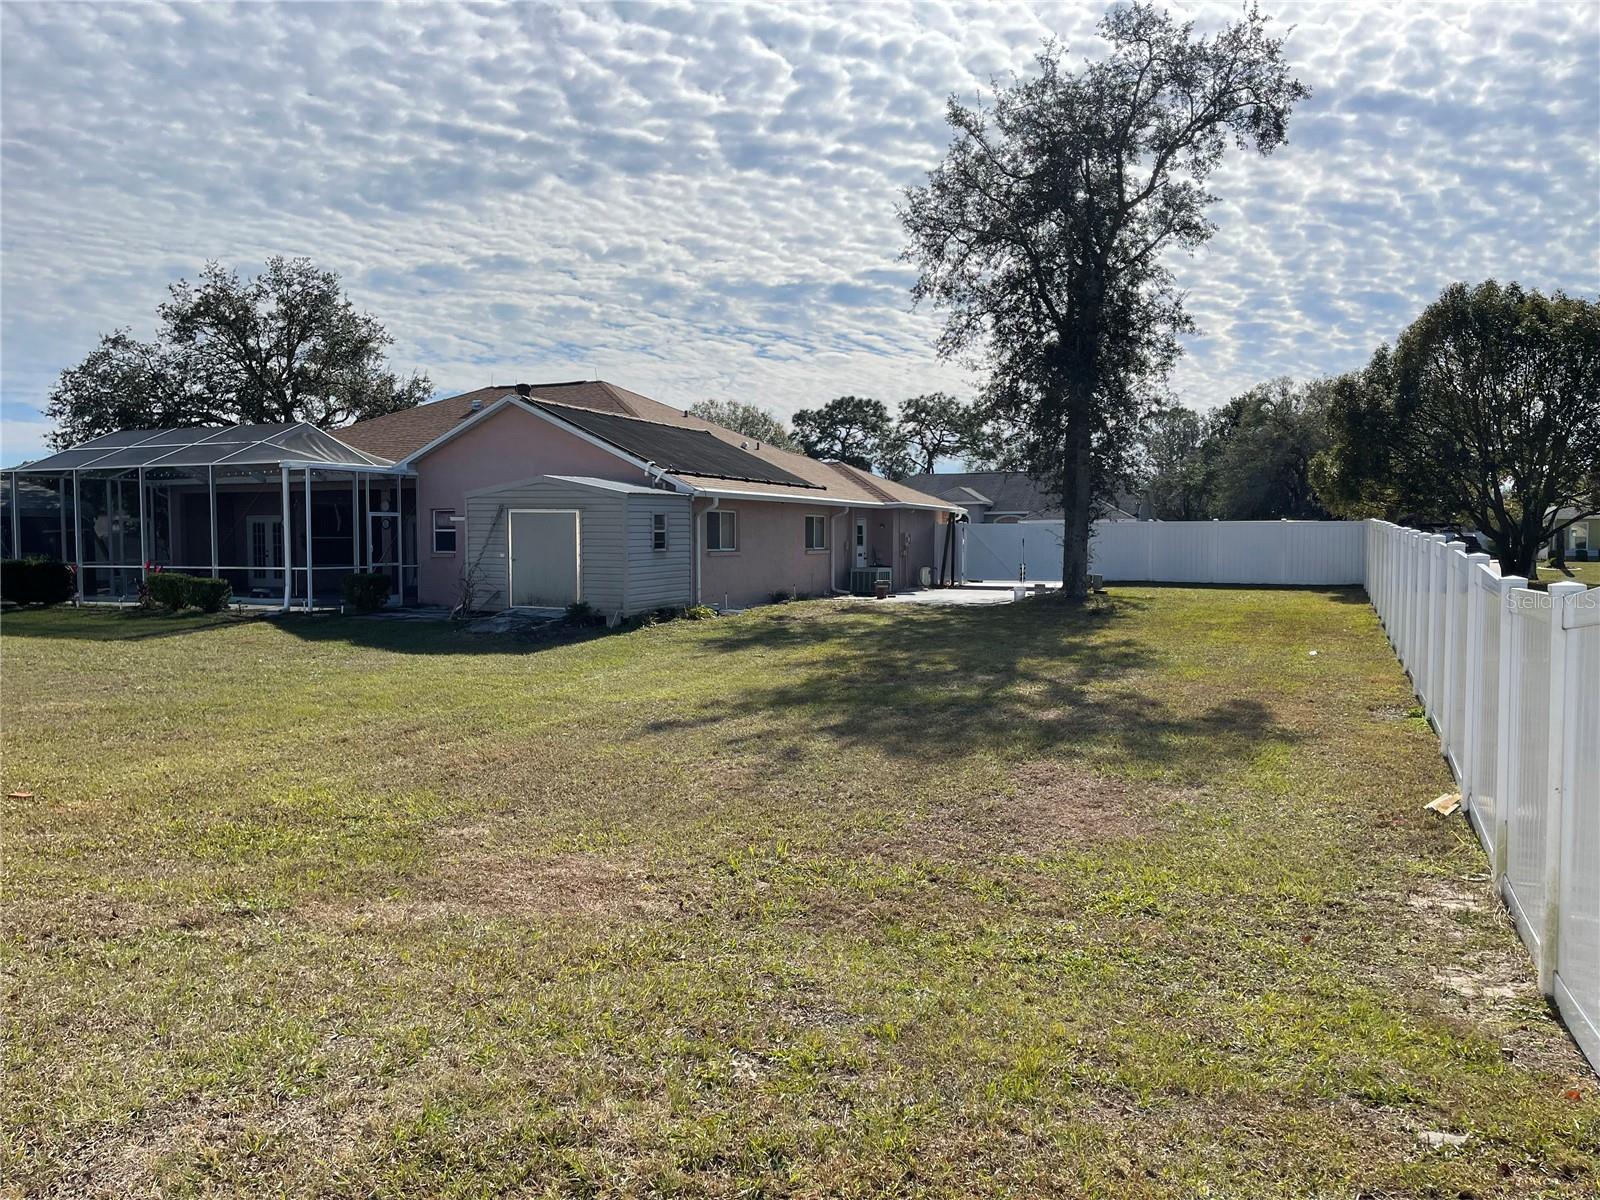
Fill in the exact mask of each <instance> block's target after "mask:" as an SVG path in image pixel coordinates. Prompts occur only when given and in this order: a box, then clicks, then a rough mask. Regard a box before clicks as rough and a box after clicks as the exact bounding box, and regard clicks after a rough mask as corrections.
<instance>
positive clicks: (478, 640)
mask: <svg viewBox="0 0 1600 1200" xmlns="http://www.w3.org/2000/svg"><path fill="white" fill-rule="evenodd" d="M256 623H265V624H269V625H272V626H274V627H275V628H278V629H281V630H283V631H284V632H285V633H289V634H293V635H294V636H295V637H297V638H300V639H301V640H302V641H306V642H321V643H342V644H344V645H349V646H358V647H361V648H363V649H367V650H385V651H388V652H390V653H394V654H499V655H507V654H532V653H535V652H537V651H540V650H552V649H555V648H556V647H558V646H570V645H572V644H573V643H575V642H585V641H589V640H592V639H593V638H596V637H604V636H606V634H607V633H608V631H607V630H605V629H587V628H579V627H574V626H567V625H563V626H560V627H559V628H558V630H557V631H556V632H554V633H552V634H549V635H541V636H537V637H527V636H522V635H517V634H474V633H468V632H467V631H466V629H465V628H464V627H463V626H462V625H461V624H459V623H457V622H453V621H435V620H395V619H393V618H385V617H365V616H341V615H337V614H333V613H310V614H307V613H296V612H291V613H281V614H280V613H278V612H276V611H273V612H245V613H236V612H221V613H209V614H208V613H176V614H174V613H167V612H149V611H146V610H143V609H137V608H120V609H91V608H84V609H73V608H69V607H61V608H52V609H25V610H13V609H8V610H6V612H5V613H4V614H0V633H3V634H5V635H7V636H15V637H30V638H46V639H60V640H68V641H86V642H143V641H149V640H152V639H155V638H169V637H179V636H181V635H183V634H190V633H203V632H205V631H207V630H211V629H221V628H227V627H231V626H239V625H252V624H256Z"/></svg>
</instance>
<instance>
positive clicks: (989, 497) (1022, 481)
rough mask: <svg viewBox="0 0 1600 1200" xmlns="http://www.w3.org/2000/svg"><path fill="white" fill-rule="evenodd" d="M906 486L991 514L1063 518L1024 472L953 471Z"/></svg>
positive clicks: (917, 478) (917, 479)
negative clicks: (985, 509) (979, 507)
mask: <svg viewBox="0 0 1600 1200" xmlns="http://www.w3.org/2000/svg"><path fill="white" fill-rule="evenodd" d="M906 483H907V485H909V486H910V487H914V488H917V489H918V490H919V491H924V492H929V493H932V494H933V495H935V496H938V497H939V498H940V499H942V500H949V501H950V502H951V503H954V504H963V505H966V504H986V505H988V507H989V511H990V512H991V513H1005V514H1007V515H1008V516H1012V515H1015V516H1022V517H1024V518H1028V519H1031V520H1047V519H1051V518H1057V517H1060V516H1061V507H1060V505H1058V504H1057V503H1056V502H1055V501H1053V500H1052V499H1050V497H1049V496H1047V495H1046V494H1045V492H1044V489H1043V488H1041V487H1040V486H1039V484H1038V483H1037V482H1036V481H1035V480H1033V479H1030V478H1029V477H1028V476H1027V475H1025V474H1023V473H1022V472H1021V471H951V472H948V473H940V474H929V475H913V476H911V477H910V478H909V479H907V480H906Z"/></svg>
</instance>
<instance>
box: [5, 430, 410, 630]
mask: <svg viewBox="0 0 1600 1200" xmlns="http://www.w3.org/2000/svg"><path fill="white" fill-rule="evenodd" d="M0 504H3V506H4V510H5V511H4V513H3V517H0V539H3V541H4V552H5V557H7V558H12V557H27V556H32V555H39V556H43V557H47V558H58V559H60V560H61V561H63V562H67V563H71V564H73V565H74V566H75V567H76V570H77V577H78V594H79V597H80V598H81V599H83V600H86V601H96V600H99V601H111V602H119V601H127V600H132V599H133V598H135V597H136V596H137V595H138V590H139V583H140V580H141V579H143V578H144V576H145V575H146V574H148V573H149V572H150V571H152V570H154V569H156V568H160V569H161V570H169V571H182V572H185V573H187V574H191V575H209V576H214V577H216V578H221V579H226V580H227V581H228V583H229V584H230V585H231V586H232V588H233V595H234V599H235V601H236V602H240V603H246V604H258V605H264V606H277V607H285V608H287V607H294V606H302V607H324V606H332V605H336V604H338V603H339V602H340V600H341V597H342V585H343V581H344V578H345V576H347V575H349V574H351V573H352V572H354V571H376V572H381V573H382V574H385V575H387V576H389V578H390V580H391V581H392V583H393V594H392V600H393V602H395V603H405V602H408V601H412V600H414V599H415V596H416V586H417V571H416V563H417V551H416V480H415V478H414V476H413V475H412V473H411V472H410V471H408V470H403V469H399V468H396V467H394V466H393V465H392V464H391V463H389V462H387V461H386V460H384V459H381V458H375V457H373V456H372V455H370V454H366V453H363V452H362V451H360V450H356V449H354V448H352V447H350V446H347V445H345V444H344V443H343V442H341V441H339V439H338V438H337V437H335V436H333V435H332V434H329V433H327V432H325V431H323V430H321V429H318V428H316V427H315V426H312V425H308V424H305V423H303V422H302V423H298V424H285V425H234V426H228V427H223V428H218V427H215V426H211V427H199V428H191V429H133V430H123V431H121V432H118V433H111V434H107V435H105V436H104V437H99V438H95V439H94V440H93V441H89V442H85V443H83V444H82V445H80V446H73V447H71V448H70V449H67V450H62V451H59V452H58V453H56V454H52V455H51V456H50V457H48V458H44V459H40V460H38V461H36V462H31V463H24V464H22V465H20V466H17V467H14V468H11V469H9V470H6V471H4V472H0Z"/></svg>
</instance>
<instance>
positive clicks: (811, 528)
mask: <svg viewBox="0 0 1600 1200" xmlns="http://www.w3.org/2000/svg"><path fill="white" fill-rule="evenodd" d="M827 548H828V518H827V517H816V516H808V517H807V518H806V549H807V550H826V549H827Z"/></svg>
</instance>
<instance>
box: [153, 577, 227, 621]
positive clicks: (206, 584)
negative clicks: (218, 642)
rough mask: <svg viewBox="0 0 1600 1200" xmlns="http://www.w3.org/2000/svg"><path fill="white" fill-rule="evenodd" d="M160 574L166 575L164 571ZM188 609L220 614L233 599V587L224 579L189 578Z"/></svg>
mask: <svg viewBox="0 0 1600 1200" xmlns="http://www.w3.org/2000/svg"><path fill="white" fill-rule="evenodd" d="M162 574H163V575H164V574H166V572H165V571H163V572H162ZM186 590H187V592H188V599H189V607H190V608H198V609H199V610H200V611H201V612H208V613H214V612H221V611H222V606H223V605H225V604H227V602H228V601H229V600H231V599H233V585H232V584H230V583H229V582H228V581H227V580H226V579H212V578H210V577H209V576H205V575H191V576H189V586H188V588H187V589H186Z"/></svg>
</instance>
